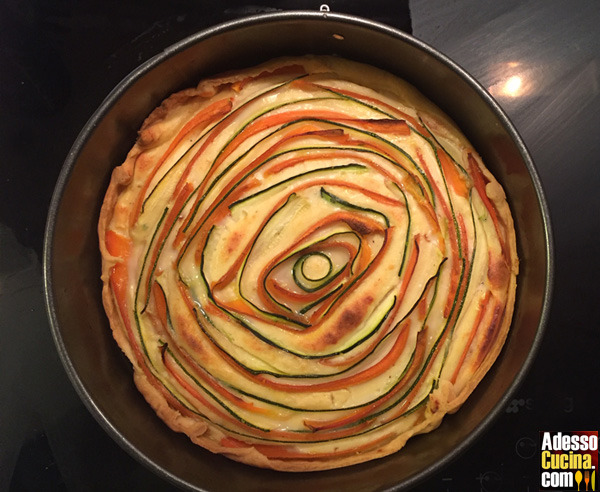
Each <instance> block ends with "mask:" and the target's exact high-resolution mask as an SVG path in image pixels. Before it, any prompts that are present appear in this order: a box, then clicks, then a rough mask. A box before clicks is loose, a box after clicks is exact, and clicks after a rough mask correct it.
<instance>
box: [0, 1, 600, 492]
mask: <svg viewBox="0 0 600 492" xmlns="http://www.w3.org/2000/svg"><path fill="white" fill-rule="evenodd" d="M324 3H327V2H324ZM328 4H329V6H330V8H331V10H332V11H336V12H342V13H351V14H356V15H362V16H364V17H368V18H371V19H373V20H377V21H380V22H384V23H387V24H390V25H392V26H394V27H397V28H400V29H403V30H406V31H408V32H412V34H413V35H414V36H416V37H417V38H419V39H421V40H423V41H425V42H427V43H429V44H431V45H432V46H434V47H435V48H437V49H439V50H440V51H442V52H443V53H444V54H446V55H448V56H449V57H450V58H452V59H453V60H454V61H455V62H457V63H458V64H459V65H461V66H462V67H463V68H465V69H466V70H467V71H468V72H470V73H471V74H472V75H473V76H474V77H475V78H476V79H478V80H479V81H480V82H481V84H482V85H484V86H485V87H486V88H488V90H489V91H490V92H491V93H492V95H493V96H494V97H495V98H496V99H497V101H498V102H499V104H500V105H501V106H502V107H503V109H504V110H505V111H506V112H507V114H508V116H509V117H510V118H511V119H512V121H513V123H514V124H515V126H516V128H517V130H518V131H519V132H520V134H521V136H522V137H523V139H524V141H525V142H526V144H527V146H528V148H529V150H530V152H531V154H532V156H533V159H534V161H535V163H536V166H537V169H538V172H539V175H540V178H541V181H542V183H543V185H544V189H545V192H546V196H547V199H548V203H549V208H550V212H551V220H552V225H553V230H554V238H555V253H556V272H555V288H554V296H553V304H552V308H551V311H550V317H549V323H548V326H547V330H546V334H545V337H544V340H543V343H542V345H541V348H540V351H539V354H538V356H537V358H536V360H535V363H534V365H533V367H532V369H531V371H530V372H529V374H528V376H527V378H526V379H525V382H524V384H523V385H522V386H521V387H520V389H519V390H518V391H517V393H516V394H515V395H514V399H513V400H512V401H511V402H510V404H509V406H508V407H507V408H506V411H505V412H504V413H503V414H502V415H501V416H500V417H499V418H498V419H497V420H496V421H495V422H494V423H493V424H492V425H491V426H490V428H489V429H488V430H487V431H486V432H485V433H484V434H483V435H482V437H481V438H480V439H479V440H478V441H477V442H476V443H475V444H474V445H473V446H472V447H471V448H469V450H468V451H466V452H465V453H464V454H463V455H462V456H460V457H459V458H458V459H456V460H455V461H453V462H452V463H451V464H450V465H449V466H447V467H445V468H444V469H443V470H441V471H440V472H439V473H438V474H436V475H434V476H432V477H431V478H430V479H429V480H428V481H427V482H425V483H423V484H421V485H419V486H418V487H416V489H414V490H417V491H421V492H425V491H427V492H435V491H444V492H445V491H458V492H464V491H479V490H481V491H486V492H493V491H528V492H529V491H531V492H533V491H535V490H538V487H539V476H540V464H539V431H541V430H553V431H573V430H588V431H594V430H595V431H598V430H599V429H598V428H599V427H600V404H599V397H598V390H599V385H598V376H597V374H598V373H599V372H600V371H599V370H598V369H599V367H598V360H599V349H600V342H599V338H600V334H599V328H600V322H599V320H600V308H599V306H600V302H598V294H600V289H599V288H598V282H597V275H598V273H599V272H600V260H599V257H600V254H599V253H600V251H599V248H600V247H599V245H600V219H599V217H600V193H598V190H599V189H600V138H599V132H600V29H599V28H598V26H599V25H600V3H598V2H597V1H594V0H592V1H580V2H564V1H554V0H547V1H544V2H539V1H530V2H524V1H516V0H504V1H502V2H497V1H481V0H459V1H453V2H443V1H429V0H419V1H413V2H407V1H404V2H396V1H382V0H374V1H370V2H368V3H367V2H358V1H354V2H352V1H349V0H348V1H342V0H338V1H330V2H328ZM139 5H142V3H140V4H138V6H137V7H136V6H134V3H133V2H119V1H117V0H107V1H98V0H82V1H80V2H75V1H73V0H55V1H53V2H42V1H41V0H34V1H30V2H17V1H14V0H11V1H5V2H2V3H1V4H0V66H1V67H2V70H1V71H0V108H1V109H2V113H1V115H0V157H1V164H0V166H1V167H0V169H1V170H2V173H1V177H0V335H1V337H2V343H1V344H0V388H1V390H2V395H3V398H2V399H0V490H11V491H13V490H14V491H20V490H26V491H29V490H31V491H39V490H67V491H79V490H165V491H167V490H172V489H173V488H172V486H171V485H169V484H167V483H165V482H164V481H163V480H161V479H160V478H158V477H156V476H154V475H153V474H152V473H151V472H150V471H148V470H147V469H146V468H145V467H143V466H142V465H140V464H139V463H137V462H136V461H135V460H134V459H133V458H131V457H129V456H128V455H127V454H126V453H125V452H124V451H122V450H121V448H119V447H118V445H117V444H115V443H114V442H113V441H112V440H111V438H110V437H109V436H108V435H107V434H106V433H105V432H104V431H103V430H102V429H101V428H100V426H99V425H98V424H97V423H96V421H95V420H94V419H93V417H92V416H91V415H90V413H89V412H88V411H87V410H86V408H85V407H84V405H83V404H82V403H81V401H80V400H79V398H78V396H77V394H76V393H75V390H74V389H73V388H72V387H71V384H70V382H69V380H68V378H67V376H66V373H65V371H64V369H63V367H62V365H61V362H60V360H59V357H58V355H57V353H56V350H55V347H54V343H53V340H52V336H51V332H50V328H49V324H48V321H47V318H46V312H45V307H44V298H43V289H42V269H41V263H40V262H41V256H42V240H43V231H44V224H45V220H46V213H47V209H48V205H49V202H50V198H51V194H52V190H53V187H54V183H55V181H56V178H57V176H58V174H59V172H60V168H61V166H62V163H63V161H64V159H65V157H66V155H67V154H68V152H69V148H70V146H71V145H72V143H73V141H74V140H75V138H76V137H77V134H78V132H79V130H80V129H81V128H82V127H83V125H84V124H85V122H86V121H87V119H88V118H89V117H90V116H91V114H92V113H93V111H94V110H95V108H96V107H97V106H98V105H99V104H100V103H101V102H102V100H103V98H104V97H105V96H106V95H107V94H108V93H109V92H110V90H111V89H112V88H113V87H114V86H115V85H116V84H117V83H118V82H119V81H120V80H121V79H122V78H123V77H124V76H126V75H127V74H128V73H129V72H130V71H131V70H132V69H134V68H135V67H136V66H137V65H138V64H140V63H141V62H143V61H145V60H147V59H148V58H150V57H151V56H152V55H154V54H155V53H157V52H160V51H161V50H162V49H163V48H164V47H166V46H168V45H170V44H172V43H173V42H175V41H177V40H179V39H181V38H183V37H185V36H187V35H189V34H191V33H193V32H195V31H196V30H199V29H202V28H204V27H207V26H209V25H211V24H214V23H217V22H220V21H223V20H229V19H233V18H237V17H240V16H243V15H246V14H252V13H258V12H264V11H270V10H273V9H277V10H290V9H295V8H298V9H313V10H314V9H318V8H319V6H320V3H319V2H315V3H313V2H308V1H305V0H298V1H292V0H284V1H279V2H277V1H270V2H260V1H256V2H248V1H246V2H244V1H241V0H240V1H235V2H233V1H231V2H226V6H225V2H222V3H221V2H218V1H217V0H213V1H205V2H201V3H200V2H192V1H191V0H176V1H172V2H164V3H159V2H144V3H143V5H144V9H140V8H139ZM594 374H596V376H594Z"/></svg>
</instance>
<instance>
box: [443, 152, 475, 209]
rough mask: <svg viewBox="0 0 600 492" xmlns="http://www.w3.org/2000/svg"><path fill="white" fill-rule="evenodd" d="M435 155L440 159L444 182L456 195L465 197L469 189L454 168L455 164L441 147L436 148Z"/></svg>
mask: <svg viewBox="0 0 600 492" xmlns="http://www.w3.org/2000/svg"><path fill="white" fill-rule="evenodd" d="M437 155H438V159H439V160H440V164H441V166H442V171H443V173H444V177H445V178H446V182H447V183H448V184H449V185H450V187H451V188H452V189H453V190H454V192H455V193H456V194H457V195H458V196H462V197H464V198H467V197H468V196H469V190H468V189H467V183H466V181H465V178H464V177H463V175H462V174H461V172H460V171H459V170H458V169H457V168H456V166H455V164H454V163H453V162H452V161H451V160H450V158H449V157H448V155H447V154H446V152H445V151H444V150H443V149H441V148H438V149H437Z"/></svg>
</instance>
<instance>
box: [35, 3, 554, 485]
mask: <svg viewBox="0 0 600 492" xmlns="http://www.w3.org/2000/svg"><path fill="white" fill-rule="evenodd" d="M293 20H303V21H317V22H332V21H335V22H338V23H342V24H350V25H355V26H358V27H363V28H366V29H370V30H375V31H378V32H380V33H383V34H385V35H388V36H390V37H392V38H396V39H399V40H401V41H403V42H405V43H408V44H410V45H412V46H414V47H416V48H417V49H419V50H421V51H424V52H425V53H426V54H428V55H429V56H432V57H433V58H434V59H436V60H437V61H439V62H441V63H442V64H444V65H445V66H446V67H448V68H449V69H450V70H452V71H453V72H455V73H456V74H458V75H459V76H460V78H462V79H463V80H464V81H465V82H466V83H467V84H468V85H469V86H470V87H471V88H473V89H474V91H475V92H476V93H477V95H478V96H479V97H480V98H481V99H482V100H483V102H484V103H485V104H486V105H487V106H488V107H489V108H490V109H491V111H492V112H493V114H494V115H495V116H496V117H497V118H498V120H499V122H500V123H501V125H502V126H503V127H504V130H505V131H506V132H507V133H508V135H509V136H510V137H511V139H512V140H513V142H514V143H515V145H516V147H517V149H518V151H519V154H520V156H521V158H522V159H523V161H524V163H525V166H526V168H527V171H528V174H529V176H530V178H531V181H532V184H533V188H534V191H535V195H536V198H537V202H538V206H539V208H540V215H541V219H542V225H543V229H544V240H545V254H546V261H545V267H546V268H545V281H546V284H545V286H544V290H543V300H542V306H541V315H540V321H539V323H538V327H537V330H536V332H535V336H534V338H533V341H532V344H531V347H530V349H529V351H528V354H527V356H526V357H525V360H524V362H523V364H522V365H521V367H520V368H519V370H518V371H517V373H516V376H515V378H514V380H513V381H512V383H511V384H510V385H509V386H508V388H507V389H506V391H505V393H504V395H503V396H502V397H501V398H500V399H499V400H498V402H497V403H496V404H495V405H494V407H493V408H492V410H491V411H490V412H489V413H488V414H487V415H486V416H485V417H484V418H483V419H482V420H481V421H480V423H479V424H478V425H477V426H476V427H475V428H474V429H473V430H472V431H471V432H470V433H469V434H468V435H467V436H466V438H464V439H463V441H462V442H460V443H459V444H458V445H457V446H455V447H454V448H453V449H452V450H451V451H450V452H449V453H448V454H446V455H445V456H444V457H443V458H442V459H441V460H439V461H437V462H436V463H433V464H431V465H429V466H427V467H425V468H424V469H422V470H420V471H418V472H416V473H415V474H413V475H411V476H408V477H406V478H405V479H404V480H403V481H402V482H400V483H398V484H397V485H395V486H394V487H393V488H392V489H388V490H401V489H406V488H410V487H413V486H415V485H416V484H417V483H419V482H421V481H423V480H424V479H425V478H426V477H428V476H430V475H431V474H433V473H434V472H435V471H439V470H440V469H442V468H443V467H445V466H446V465H447V464H448V463H450V462H451V461H454V460H455V459H456V458H457V457H458V456H459V455H460V454H462V453H463V452H464V451H466V450H467V449H468V448H469V447H471V446H472V444H473V443H474V442H475V441H476V440H477V439H478V438H479V437H481V435H482V434H483V433H484V431H485V430H487V429H488V428H489V427H490V425H491V423H492V422H493V421H495V420H496V418H497V417H498V416H499V415H500V413H501V412H502V411H503V409H504V408H505V407H506V405H507V404H508V402H509V400H510V398H511V397H512V395H513V394H514V393H515V392H516V391H517V389H518V388H519V387H520V386H521V384H522V383H523V381H524V379H525V377H526V375H527V373H528V372H529V370H530V368H531V366H532V365H533V361H534V360H535V357H536V356H537V353H538V352H539V347H540V345H541V341H542V339H543V333H544V332H545V329H546V326H547V322H548V317H549V311H550V304H551V299H552V290H553V285H554V240H553V234H552V227H551V223H550V212H549V207H548V204H547V201H546V198H545V194H544V191H543V188H542V183H541V180H540V178H539V175H538V172H537V170H536V167H535V164H534V162H533V160H532V158H531V156H530V154H529V151H528V150H527V147H526V145H525V143H524V141H523V140H522V138H521V136H520V135H519V133H518V131H517V130H516V128H515V127H514V125H513V124H512V122H511V121H510V119H509V118H508V116H507V115H506V114H505V112H504V110H503V109H502V108H501V107H500V105H499V104H498V103H497V102H496V101H495V99H494V98H493V97H492V96H491V95H490V94H489V93H488V92H487V91H486V90H485V89H484V88H483V86H482V85H481V84H480V83H479V82H478V81H477V80H476V79H475V78H474V77H472V76H471V75H470V74H469V73H468V72H467V71H466V70H464V69H463V68H462V67H461V66H459V65H458V64H457V63H456V62H454V61H453V60H451V59H450V58H448V57H447V56H446V55H444V54H442V53H440V52H439V51H438V50H437V49H435V48H433V47H432V46H430V45H429V44H427V43H425V42H423V41H421V40H419V39H417V38H415V37H413V36H412V35H410V34H407V33H405V32H403V31H401V30H399V29H396V28H393V27H390V26H388V25H386V24H382V23H379V22H376V21H372V20H370V19H366V18H363V17H358V16H354V15H348V14H340V13H334V12H322V11H321V12H319V11H306V10H294V11H286V12H270V13H265V14H257V15H252V16H248V17H244V18H240V19H236V20H233V21H228V22H224V23H221V24H218V25H215V26H212V27H209V28H207V29H204V30H201V31H198V32H197V33H194V34H192V35H191V36H188V37H186V38H184V39H182V40H181V41H179V42H177V43H175V44H172V45H171V46H169V47H167V48H165V49H164V50H163V51H161V52H160V53H157V54H156V55H154V56H153V57H151V58H150V59H149V60H147V61H146V62H144V63H143V64H141V65H139V66H138V67H136V68H135V69H134V70H133V71H131V72H130V73H129V74H128V75H127V76H125V77H124V78H123V79H122V80H121V81H120V82H119V83H118V84H117V85H116V86H115V88H114V89H113V90H112V91H110V93H109V94H108V95H107V96H106V98H105V99H104V100H103V101H102V103H101V104H100V105H99V107H98V108H97V109H96V110H95V111H94V113H93V114H92V115H91V116H90V118H89V119H88V121H87V122H86V124H85V125H84V127H83V128H82V130H81V131H80V133H79V135H78V136H77V138H76V139H75V141H74V144H73V146H72V147H71V149H70V151H69V153H68V154H67V157H66V159H65V161H64V163H63V166H62V168H61V171H60V174H59V176H58V179H57V182H56V185H55V188H54V193H53V195H52V199H51V202H50V206H49V211H48V216H47V221H46V227H45V232H44V242H43V286H44V298H45V305H46V312H47V316H48V319H49V322H50V328H51V332H52V337H53V339H54V343H55V346H56V348H57V351H58V353H59V356H60V359H61V362H62V364H63V367H64V368H65V371H66V372H67V375H68V377H69V379H70V381H71V383H72V385H73V387H74V388H75V390H76V392H77V394H78V396H79V397H80V399H81V400H82V402H83V403H84V405H85V406H86V408H87V409H88V411H90V413H91V414H92V416H93V417H94V418H95V420H96V421H97V422H98V423H99V424H100V426H101V427H102V428H103V429H104V430H105V431H106V432H107V433H108V434H109V435H110V436H111V437H112V439H113V440H115V441H116V442H117V444H118V445H119V446H120V447H121V448H123V449H124V450H125V451H126V452H127V453H128V454H129V455H131V456H132V457H134V458H135V459H136V460H138V461H139V462H140V463H141V464H143V465H144V466H146V467H147V468H149V469H150V470H152V471H153V472H154V473H156V474H157V475H159V476H160V477H162V478H163V479H165V480H167V481H168V482H170V483H172V484H174V485H176V486H178V487H182V488H186V489H188V490H194V491H203V490H205V489H202V488H199V487H197V486H195V485H193V484H191V483H189V482H188V481H186V480H184V479H183V478H181V477H178V476H176V475H174V474H173V473H171V472H170V471H169V470H167V469H165V468H164V467H162V466H160V465H159V464H157V463H156V462H154V461H153V460H152V459H150V458H149V457H148V456H146V455H145V454H144V453H143V452H142V451H140V450H139V449H138V448H137V447H136V446H135V445H134V444H132V443H131V442H130V441H129V440H128V439H127V438H126V437H125V436H124V435H123V434H122V433H121V432H120V431H119V430H118V429H117V428H116V427H115V426H114V425H113V424H112V423H111V422H110V421H109V420H108V418H107V417H106V416H105V415H104V413H103V412H102V411H101V409H100V408H99V407H98V406H97V404H96V402H94V401H93V399H92V397H91V396H90V393H89V392H88V390H87V389H86V386H85V383H84V381H83V380H82V379H81V378H80V376H79V374H78V373H77V371H76V369H75V367H74V365H73V363H72V361H71V358H70V356H69V353H68V350H67V348H66V345H65V342H64V340H63V338H62V334H61V329H60V326H59V320H58V317H57V313H56V308H55V298H54V290H53V274H52V258H53V242H54V233H55V225H56V220H57V216H58V211H59V208H60V204H61V200H62V197H63V194H64V191H65V188H66V186H67V184H68V182H69V178H70V176H71V173H72V171H73V168H74V167H75V164H76V162H77V159H78V157H79V155H80V153H81V151H82V149H83V148H84V147H85V145H86V144H87V142H88V141H89V139H90V137H91V136H92V134H93V132H94V130H95V128H96V127H97V126H98V124H99V122H100V121H102V119H103V118H104V117H105V116H106V114H107V113H108V112H109V111H110V110H111V108H112V107H113V106H114V105H115V104H116V103H117V102H118V101H119V99H120V97H121V96H122V95H123V94H124V93H125V92H126V91H127V90H128V89H129V88H130V87H131V86H132V85H133V84H134V83H135V82H136V81H137V80H139V79H140V78H141V77H143V76H144V75H145V74H147V73H148V72H150V71H151V70H152V69H154V68H155V67H157V66H158V65H160V64H161V63H163V62H164V61H166V60H167V59H169V58H171V57H173V56H174V55H176V54H178V53H180V52H182V51H184V50H185V49H187V48H189V47H191V46H193V45H195V44H197V43H200V42H201V41H203V40H205V39H208V38H210V37H213V36H216V35H220V34H223V33H226V32H228V31H235V30H237V29H241V28H245V27H251V26H254V25H256V24H268V23H274V22H284V21H293Z"/></svg>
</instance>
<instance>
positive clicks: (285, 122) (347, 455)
mask: <svg viewBox="0 0 600 492" xmlns="http://www.w3.org/2000/svg"><path fill="white" fill-rule="evenodd" d="M99 237H100V249H101V253H102V280H103V282H104V288H103V300H104V305H105V308H106V312H107V315H108V318H109V320H110V324H111V327H112V331H113V335H114V338H115V339H116V341H117V342H118V344H119V346H120V347H121V349H122V350H123V351H124V352H125V354H126V355H127V357H128V358H129V359H130V361H131V363H132V365H133V369H134V378H135V382H136V384H137V387H138V388H139V390H140V391H141V393H142V394H143V395H144V397H145V398H146V399H147V401H148V402H149V404H150V405H151V406H152V407H153V408H154V410H155V411H156V413H157V414H158V416H159V417H160V418H161V419H163V420H164V421H165V422H166V424H167V425H169V426H170V427H171V428H172V429H174V430H175V431H179V432H183V433H185V434H187V435H188V436H189V437H190V439H191V440H192V441H193V442H195V443H197V444H199V445H200V446H203V447H204V448H206V449H208V450H210V451H212V452H215V453H222V454H225V455H227V456H229V457H231V458H233V459H235V460H238V461H242V462H244V463H248V464H252V465H256V466H261V467H268V468H274V469H279V470H290V471H292V470H293V471H308V470H320V469H329V468H336V467H341V466H346V465H351V464H354V463H358V462H363V461H367V460H371V459H374V458H378V457H382V456H385V455H388V454H390V453H393V452H396V451H398V450H399V449H400V448H402V447H403V446H404V444H405V443H406V441H407V439H408V438H410V437H411V436H413V435H415V434H418V433H423V432H427V431H430V430H432V429H434V428H435V427H437V426H438V425H439V424H440V422H441V420H442V418H443V416H444V415H445V414H447V413H449V412H454V411H456V410H457V409H458V408H459V406H460V405H461V404H462V403H463V402H464V401H465V399H466V398H467V397H468V396H469V394H470V393H471V392H472V391H473V390H474V388H475V387H476V385H477V384H478V383H479V382H480V381H481V379H482V378H483V376H484V375H485V373H486V371H488V369H489V368H490V366H491V365H492V364H493V362H494V360H495V359H496V357H497V355H498V353H499V352H500V350H501V348H502V345H503V343H504V341H505V339H506V336H507V332H508V329H509V325H510V321H511V317H512V311H513V304H514V297H515V288H516V276H517V270H518V260H517V255H516V244H515V233H514V227H513V221H512V218H511V215H510V211H509V208H508V205H507V203H506V199H505V195H504V192H503V190H502V188H501V186H500V185H499V184H498V182H497V181H496V180H495V179H494V177H493V176H492V175H491V174H490V172H489V171H488V170H487V169H486V168H485V167H484V165H483V163H482V161H481V159H480V157H479V156H478V154H477V153H476V151H475V150H474V149H473V147H472V146H471V145H470V144H469V142H468V141H467V140H466V139H465V137H464V136H463V135H462V133H461V132H460V131H459V129H458V128H457V127H456V126H455V124H454V123H453V122H451V121H450V120H449V118H448V117H447V116H445V115H444V114H442V112H441V111H440V110H439V109H438V108H437V107H435V106H434V105H433V104H432V103H431V102H429V101H428V100H426V99H425V98H424V97H423V96H422V95H421V94H420V93H418V92H417V91H416V90H415V89H414V88H413V87H412V86H410V85H409V84H407V83H406V82H404V81H402V80H399V79H398V78H396V77H394V76H392V75H390V74H388V73H385V72H382V71H380V70H378V69H375V68H373V67H370V66H366V65H362V64H358V63H354V62H350V61H347V60H343V59H339V58H334V57H302V58H294V59H278V60H274V61H271V62H269V63H266V64H264V65H261V66H259V67H255V68H252V69H248V70H243V71H238V72H235V73H231V74H225V75H223V76H220V77H217V78H212V79H208V80H204V81H202V82H201V83H200V84H199V85H198V86H197V87H196V88H193V89H188V90H184V91H181V92H178V93H176V94H174V95H172V96H170V97H169V98H168V99H166V100H165V101H164V102H163V103H162V104H161V106H160V107H158V108H157V109H156V110H155V111H153V112H152V114H150V116H149V117H148V118H147V120H146V121H145V122H144V124H143V126H142V128H141V130H140V132H139V138H138V140H137V142H136V143H135V145H134V147H133V148H132V150H131V151H130V152H129V154H128V156H127V158H126V160H125V162H124V163H123V164H122V165H121V166H119V167H117V168H116V169H115V170H114V172H113V175H112V179H111V182H110V185H109V188H108V191H107V194H106V197H105V200H104V204H103V207H102V211H101V215H100V221H99Z"/></svg>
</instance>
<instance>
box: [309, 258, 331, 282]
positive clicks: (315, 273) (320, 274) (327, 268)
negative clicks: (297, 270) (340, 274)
mask: <svg viewBox="0 0 600 492" xmlns="http://www.w3.org/2000/svg"><path fill="white" fill-rule="evenodd" d="M332 266H333V265H332V264H331V260H330V259H329V258H328V257H327V256H326V255H324V254H323V253H313V254H311V255H309V256H306V257H305V258H304V261H303V262H302V274H303V275H304V276H305V277H306V278H307V279H308V280H322V279H324V278H325V277H326V276H327V275H329V273H330V272H331V268H332Z"/></svg>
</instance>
